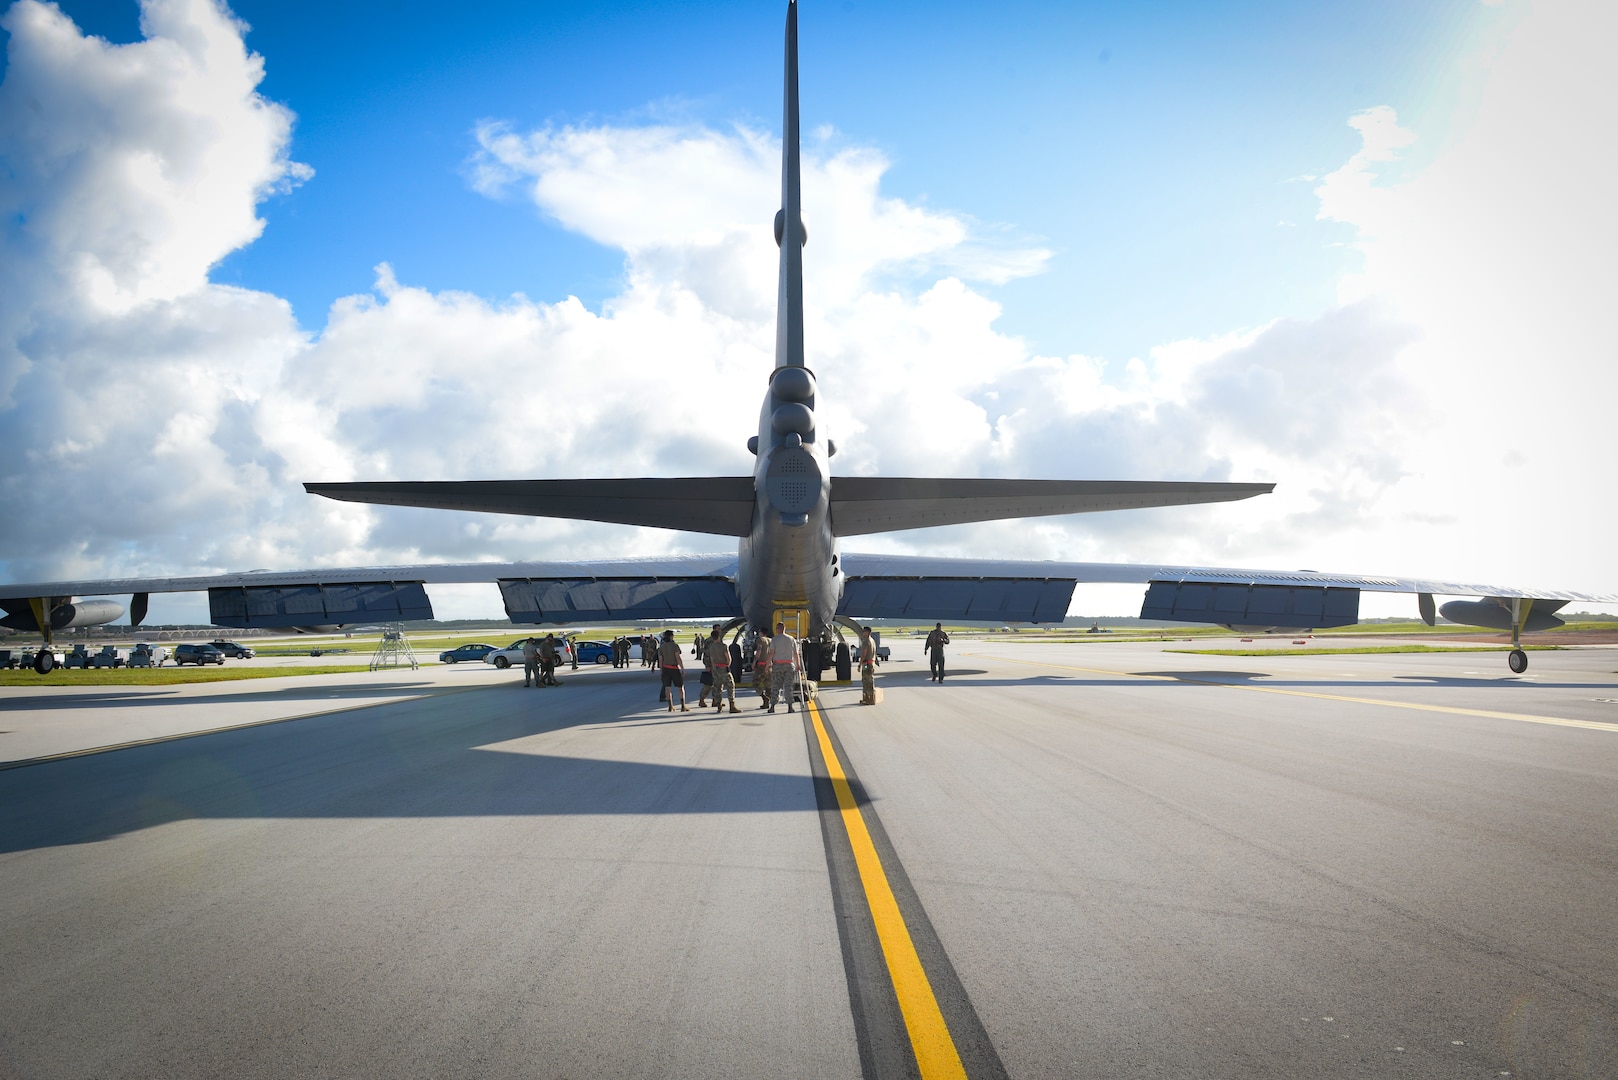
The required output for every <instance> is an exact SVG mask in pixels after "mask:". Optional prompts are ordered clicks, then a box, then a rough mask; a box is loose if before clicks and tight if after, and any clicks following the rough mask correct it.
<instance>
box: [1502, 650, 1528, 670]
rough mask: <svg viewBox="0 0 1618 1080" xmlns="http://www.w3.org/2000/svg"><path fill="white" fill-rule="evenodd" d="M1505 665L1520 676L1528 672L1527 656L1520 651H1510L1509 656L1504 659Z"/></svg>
mask: <svg viewBox="0 0 1618 1080" xmlns="http://www.w3.org/2000/svg"><path fill="white" fill-rule="evenodd" d="M1506 664H1507V665H1509V666H1510V668H1511V670H1512V671H1515V672H1516V673H1517V674H1518V675H1521V674H1522V673H1523V672H1525V671H1527V670H1528V654H1527V653H1525V652H1523V651H1522V650H1521V649H1512V650H1511V654H1510V655H1509V656H1507V657H1506Z"/></svg>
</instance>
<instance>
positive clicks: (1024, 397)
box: [0, 0, 1618, 617]
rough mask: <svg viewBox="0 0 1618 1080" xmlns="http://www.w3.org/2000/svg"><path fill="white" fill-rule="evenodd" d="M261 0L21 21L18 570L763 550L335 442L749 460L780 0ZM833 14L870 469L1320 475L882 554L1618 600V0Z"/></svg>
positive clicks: (816, 108) (808, 180) (823, 40)
mask: <svg viewBox="0 0 1618 1080" xmlns="http://www.w3.org/2000/svg"><path fill="white" fill-rule="evenodd" d="M216 3H217V0H148V4H147V7H146V15H145V31H144V32H143V29H142V21H141V15H140V9H138V8H137V7H136V5H134V4H132V3H111V4H109V3H80V2H75V0H68V2H66V3H62V4H61V5H60V7H59V11H60V12H61V13H63V14H65V16H66V18H63V17H62V15H59V14H57V12H58V9H57V8H53V7H50V6H47V5H43V4H40V3H37V2H34V0H17V2H16V3H14V4H12V5H10V6H9V7H8V8H7V9H6V13H5V15H4V16H3V21H4V24H5V26H6V27H7V28H8V29H7V30H6V31H5V32H6V34H7V37H8V42H7V47H8V52H7V57H8V59H7V67H6V71H5V78H4V82H3V83H0V165H3V166H4V167H3V169H0V211H3V220H4V222H5V228H4V230H0V523H3V524H0V576H4V577H5V578H7V579H10V580H14V581H21V580H46V579H52V578H67V577H102V576H120V575H126V574H129V575H132V574H167V573H202V572H207V571H211V570H240V569H245V568H254V567H275V568H283V569H289V568H296V567H300V566H310V565H356V564H357V565H368V564H372V565H374V564H395V563H409V562H423V561H441V560H446V559H456V560H460V559H468V560H469V559H490V558H499V559H519V558H534V557H536V556H544V555H546V554H555V555H560V554H568V555H590V554H599V555H602V556H617V555H629V554H658V553H663V552H678V551H711V550H715V549H716V546H717V545H716V542H715V539H714V538H712V537H701V536H690V535H683V534H668V533H661V532H657V531H654V530H628V529H623V528H620V527H615V526H598V525H593V524H589V523H574V522H554V521H545V520H543V519H541V520H533V521H529V520H522V519H500V518H495V517H489V516H478V515H470V516H465V515H454V514H444V513H435V512H431V511H415V510H404V509H396V508H380V509H376V508H362V507H343V506H340V505H338V504H330V503H326V502H325V501H323V500H318V499H312V498H311V497H309V496H307V495H306V494H304V492H303V491H302V488H301V486H300V482H301V481H304V480H343V479H362V478H363V479H455V478H463V479H465V478H482V477H522V476H532V477H544V476H558V477H566V476H590V475H669V476H677V475H712V474H725V473H740V472H745V471H747V470H748V469H749V468H750V467H751V459H750V458H749V457H748V456H747V454H746V451H745V450H744V449H743V445H744V443H745V440H746V437H747V435H748V434H750V433H751V432H752V430H753V428H754V425H755V418H756V415H757V402H758V395H759V393H760V391H761V389H762V379H763V373H764V372H766V371H767V370H768V368H769V364H770V349H771V343H772V342H773V336H774V335H773V308H772V305H773V297H774V279H773V275H774V257H775V256H774V247H773V243H772V241H771V240H770V234H769V222H770V220H771V217H772V215H773V213H774V210H775V206H776V196H775V187H776V183H777V180H776V176H777V172H778V164H777V162H778V154H779V146H778V145H777V144H776V143H775V142H774V140H775V139H776V138H778V128H779V124H780V115H779V109H780V64H781V27H782V18H783V13H784V5H782V4H779V3H776V2H773V0H772V2H770V3H767V4H766V3H760V4H746V5H743V4H701V5H697V4H658V5H614V4H593V5H579V4H548V3H528V4H493V3H463V4H459V5H453V6H446V5H428V4H415V3H405V2H400V3H391V4H306V3H295V2H276V3H258V2H250V0H242V2H241V3H238V4H236V5H235V6H234V8H233V9H232V10H233V11H234V13H235V15H236V16H237V17H238V18H239V19H241V20H242V21H244V22H245V23H246V24H248V25H249V26H250V30H248V31H247V32H246V34H245V38H243V36H242V32H241V30H240V28H239V26H238V25H237V24H236V23H233V22H232V21H231V20H230V19H229V18H227V17H226V16H225V15H224V14H223V13H222V12H221V10H220V9H219V8H218V7H217V6H216ZM68 20H71V21H68ZM801 32H802V86H803V106H804V127H805V131H806V132H807V133H808V139H807V142H806V158H805V200H806V202H805V206H806V217H807V219H808V223H809V230H810V238H811V239H810V244H809V248H808V250H807V252H806V273H807V275H808V276H807V298H808V304H809V312H808V315H809V326H808V333H807V348H808V353H809V356H810V359H811V363H812V364H813V365H814V366H815V367H816V369H817V371H818V372H819V374H820V376H821V380H822V390H823V391H824V398H825V420H826V422H827V424H828V425H829V428H830V430H831V431H832V434H833V435H834V437H835V438H836V439H837V442H838V445H839V448H840V452H839V456H838V459H837V462H836V463H835V465H836V470H837V471H838V472H839V473H842V474H849V473H855V474H887V475H980V476H1044V477H1069V478H1098V479H1100V478H1108V479H1111V478H1117V479H1127V478H1137V479H1175V478H1178V479H1238V480H1255V481H1274V482H1275V483H1276V484H1277V485H1278V486H1277V490H1276V493H1275V494H1274V495H1272V496H1266V497H1265V498H1263V499H1260V500H1252V501H1250V502H1244V503H1241V504H1234V505H1232V506H1227V507H1209V508H1193V509H1189V510H1176V511H1143V512H1139V513H1133V514H1121V515H1091V516H1087V517H1077V518H1068V519H1060V520H1053V521H1044V522H1037V523H1030V524H1022V523H1000V524H989V525H984V526H969V527H961V528H956V529H947V530H928V531H924V532H919V533H913V534H903V535H897V536H891V537H871V538H862V542H861V543H860V544H858V545H850V547H851V548H853V549H854V550H881V551H895V552H916V553H930V554H948V555H982V554H1000V555H1006V556H1020V557H1026V558H1060V559H1093V560H1110V559H1116V560H1127V561H1156V560H1162V561H1164V562H1175V563H1191V564H1209V565H1226V566H1242V565H1250V566H1261V567H1269V568H1278V569H1295V568H1298V567H1302V566H1308V567H1313V568H1317V569H1323V570H1333V569H1338V570H1344V571H1362V572H1378V571H1381V572H1388V573H1402V574H1409V575H1412V576H1432V577H1445V578H1450V579H1469V580H1473V581H1480V582H1490V581H1495V582H1500V583H1503V584H1526V585H1530V586H1532V585H1535V584H1544V585H1546V586H1548V587H1553V588H1578V589H1583V590H1587V591H1598V592H1618V570H1615V569H1614V566H1613V563H1612V561H1611V558H1610V543H1609V542H1608V539H1607V538H1608V537H1610V536H1611V535H1612V533H1613V532H1614V529H1615V528H1618V516H1615V515H1618V511H1615V508H1614V505H1613V500H1611V499H1610V497H1605V495H1604V493H1605V492H1607V491H1610V489H1611V484H1610V482H1609V481H1607V480H1606V478H1605V477H1604V474H1603V472H1602V468H1603V466H1602V464H1601V463H1603V462H1605V461H1606V460H1607V459H1608V458H1610V446H1608V445H1607V441H1606V437H1605V432H1607V431H1609V430H1610V426H1611V425H1610V417H1609V416H1607V414H1606V412H1605V407H1606V406H1605V405H1604V404H1603V403H1606V402H1610V401H1611V400H1613V399H1614V398H1618V354H1615V347H1614V345H1613V341H1614V340H1615V339H1614V336H1613V335H1612V334H1611V333H1610V328H1609V325H1608V324H1609V323H1610V315H1609V314H1608V313H1609V311H1610V307H1611V296H1612V295H1613V293H1614V292H1618V266H1615V265H1614V264H1613V263H1612V261H1611V260H1610V258H1608V257H1607V255H1606V254H1605V253H1606V252H1609V251H1610V250H1612V249H1613V248H1615V247H1618V209H1615V207H1614V202H1613V200H1612V199H1611V198H1610V193H1609V192H1608V190H1607V182H1606V179H1605V178H1606V177H1608V176H1610V175H1611V167H1612V165H1613V163H1614V161H1618V149H1615V147H1614V139H1615V137H1618V136H1615V134H1614V133H1615V132H1618V70H1615V69H1614V66H1613V65H1612V64H1611V63H1610V59H1609V58H1608V57H1607V56H1606V54H1605V52H1604V51H1603V49H1604V48H1605V46H1604V44H1603V43H1605V42H1610V41H1611V40H1614V39H1618V6H1614V5H1612V4H1610V3H1609V2H1606V0H1600V2H1598V0H1537V2H1535V3H1528V2H1527V0H1500V2H1499V3H1481V2H1480V3H1474V2H1461V0H1445V2H1432V3H1414V2H1398V3H1395V2H1356V3H1312V4H1291V3H1271V4H1258V3H1245V4H1238V3H1232V4H1225V5H1203V4H1190V3H1184V4H1158V5H1139V4H1060V5H1058V4H1000V5H994V6H992V7H990V6H986V5H970V4H941V3H935V4H928V5H923V4H912V3H895V4H883V5H876V4H868V3H859V2H851V3H830V4H826V5H821V4H818V3H815V2H814V0H810V3H808V5H807V6H806V7H805V9H804V11H803V14H802V16H801ZM311 169H312V175H311V173H310V170H311ZM569 297H577V298H578V300H579V302H572V301H569V300H568V298H569ZM642 374H644V375H646V376H647V378H645V379H642V378H636V377H635V376H639V375H642ZM198 462H207V463H208V465H207V467H205V468H200V469H199V468H198V467H197V464H196V463H198ZM181 475H184V476H185V477H186V478H187V479H186V482H184V483H180V482H178V481H177V477H179V476H181ZM44 476H48V477H49V478H50V482H49V483H48V484H42V483H41V482H40V478H41V477H44ZM1138 603H1139V590H1134V589H1129V590H1124V591H1122V592H1117V593H1116V594H1112V593H1107V592H1106V591H1105V589H1104V588H1101V589H1100V590H1099V591H1096V592H1093V593H1087V592H1085V591H1084V590H1081V596H1080V598H1079V600H1078V601H1077V605H1078V607H1079V608H1080V609H1081V610H1085V611H1090V612H1102V613H1128V611H1129V610H1130V609H1131V608H1133V607H1138ZM440 610H441V612H443V613H445V614H452V613H473V614H485V613H489V612H490V611H491V610H493V611H498V600H497V599H491V597H490V596H489V595H484V596H482V597H481V598H480V599H479V598H468V599H466V600H465V601H464V603H461V604H460V606H459V607H457V606H456V604H455V603H446V604H441V605H440ZM1367 610H1368V612H1369V613H1371V614H1378V613H1381V612H1380V611H1378V610H1374V609H1373V608H1372V606H1371V605H1370V604H1369V603H1368V605H1367ZM1401 611H1402V609H1401ZM154 617H158V616H157V614H156V613H155V612H154Z"/></svg>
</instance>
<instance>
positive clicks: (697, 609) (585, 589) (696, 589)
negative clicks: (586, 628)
mask: <svg viewBox="0 0 1618 1080" xmlns="http://www.w3.org/2000/svg"><path fill="white" fill-rule="evenodd" d="M500 595H501V597H502V598H504V600H505V602H506V615H507V616H508V617H510V619H511V621H512V622H514V623H572V622H581V621H585V620H590V619H647V620H655V619H732V618H736V617H738V616H740V615H741V613H742V605H741V601H740V600H739V599H737V596H736V586H735V585H733V584H732V583H731V582H730V581H728V580H727V579H725V578H711V577H710V578H554V579H549V580H545V579H535V578H524V579H512V578H502V579H501V581H500Z"/></svg>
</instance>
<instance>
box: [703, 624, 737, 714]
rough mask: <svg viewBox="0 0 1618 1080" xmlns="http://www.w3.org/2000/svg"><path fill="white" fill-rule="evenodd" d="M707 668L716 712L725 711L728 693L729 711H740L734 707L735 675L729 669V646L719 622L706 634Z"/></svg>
mask: <svg viewBox="0 0 1618 1080" xmlns="http://www.w3.org/2000/svg"><path fill="white" fill-rule="evenodd" d="M705 648H706V649H707V652H708V670H709V671H712V672H713V703H714V708H715V709H716V710H717V711H718V712H724V711H725V695H726V694H729V695H730V711H731V712H741V710H740V709H738V708H737V707H736V677H735V676H734V675H732V674H731V671H730V659H731V658H730V646H728V645H726V644H725V638H724V635H722V634H721V633H720V632H719V624H718V623H714V628H713V633H711V634H709V635H708V644H707V645H706V646H705Z"/></svg>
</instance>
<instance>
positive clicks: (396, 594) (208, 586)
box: [0, 555, 741, 629]
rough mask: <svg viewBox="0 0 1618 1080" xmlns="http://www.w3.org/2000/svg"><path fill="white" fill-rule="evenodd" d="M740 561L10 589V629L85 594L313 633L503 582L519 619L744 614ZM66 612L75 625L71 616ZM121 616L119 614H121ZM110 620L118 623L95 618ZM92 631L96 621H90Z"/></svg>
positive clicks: (395, 617)
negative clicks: (183, 602)
mask: <svg viewBox="0 0 1618 1080" xmlns="http://www.w3.org/2000/svg"><path fill="white" fill-rule="evenodd" d="M736 573H737V557H736V556H735V555H670V556H664V557H661V558H650V559H612V560H601V561H587V562H585V561H581V562H510V563H493V562H478V563H438V564H433V565H420V566H357V567H342V568H336V569H312V570H276V571H268V570H258V571H249V572H246V573H239V574H211V575H201V576H194V577H168V578H118V579H107V580H82V581H48V582H35V583H28V584H18V585H0V609H4V610H5V612H6V613H7V614H6V617H5V619H4V620H0V621H4V622H5V624H6V625H10V626H13V627H15V628H17V629H33V628H34V627H35V625H36V623H37V619H38V617H39V616H38V615H36V614H35V612H34V611H33V609H32V605H33V604H34V603H35V602H38V601H43V602H44V607H45V608H46V609H49V610H50V611H55V612H57V613H58V618H57V619H56V623H57V625H54V626H53V629H63V628H64V627H65V626H69V625H79V623H75V622H73V621H72V619H73V615H72V610H73V607H74V605H73V604H71V603H70V602H69V601H70V600H71V599H72V598H73V597H80V596H109V595H111V596H117V595H128V596H131V597H132V598H133V600H132V603H131V605H130V612H129V614H130V621H131V623H132V624H133V625H139V624H140V622H141V621H142V620H143V619H144V618H145V615H146V607H147V600H148V597H149V595H150V594H151V593H181V592H206V593H207V594H208V609H209V616H210V619H211V621H212V622H213V623H215V624H216V625H218V626H230V627H239V628H250V627H264V628H276V627H280V628H288V627H306V626H307V627H312V626H334V625H350V624H353V623H358V622H395V621H406V620H416V619H431V618H432V617H433V611H432V604H431V602H430V601H429V599H428V597H427V592H426V589H425V586H427V585H432V584H450V583H468V582H484V581H486V582H493V583H495V584H497V585H498V586H499V588H500V593H501V596H502V598H503V599H504V600H505V604H506V613H507V614H508V615H509V616H510V617H511V620H512V621H513V622H519V623H569V622H582V621H587V620H614V619H637V620H638V619H663V618H684V619H707V618H715V619H718V618H726V619H728V618H734V617H736V616H738V615H740V614H741V603H740V600H739V599H738V597H737V595H736V585H735V581H736ZM63 613H65V620H64V619H63V618H62V617H61V616H62V614H63ZM119 614H121V612H118V611H115V612H114V613H113V614H112V615H111V618H117V617H118V615H119ZM94 621H96V622H106V621H109V620H108V619H105V618H101V619H95V620H94ZM83 624H84V625H89V624H90V622H89V621H86V622H84V623H83Z"/></svg>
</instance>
